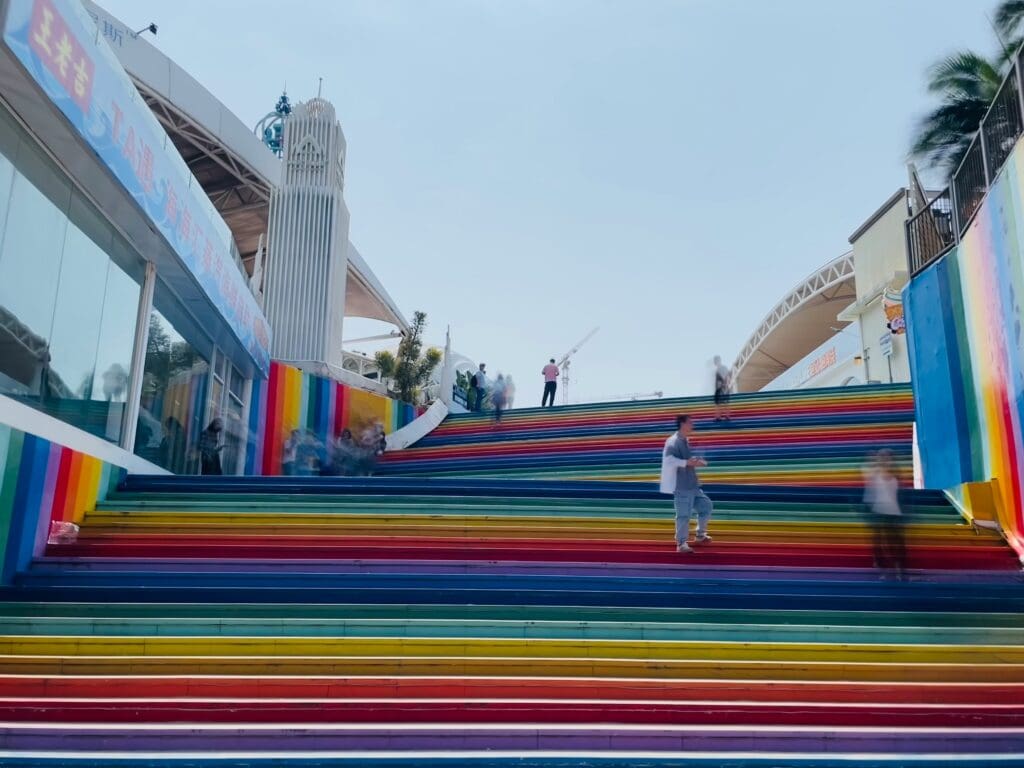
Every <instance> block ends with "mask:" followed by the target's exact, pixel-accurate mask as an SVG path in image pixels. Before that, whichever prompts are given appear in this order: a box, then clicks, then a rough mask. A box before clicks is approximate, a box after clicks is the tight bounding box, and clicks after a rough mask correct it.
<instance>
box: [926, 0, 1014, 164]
mask: <svg viewBox="0 0 1024 768" xmlns="http://www.w3.org/2000/svg"><path fill="white" fill-rule="evenodd" d="M994 25H995V32H996V37H997V38H998V43H999V51H1000V52H999V55H998V56H996V57H995V58H989V57H986V56H983V55H982V54H979V53H975V52H974V51H958V52H957V53H954V54H952V55H951V56H947V57H946V58H944V59H942V60H941V61H938V62H936V63H935V64H934V65H932V66H931V67H930V68H929V70H928V91H929V92H930V93H933V94H935V95H936V96H938V98H939V105H938V106H937V107H935V108H934V109H933V110H932V111H931V112H929V113H928V114H927V115H925V116H924V117H923V118H922V119H921V120H920V122H919V123H918V125H917V129H916V131H915V135H914V140H913V144H912V148H911V151H910V152H911V155H912V156H913V157H915V158H916V159H918V160H920V161H922V162H923V163H924V164H925V165H928V166H930V167H932V168H936V169H941V170H942V171H944V172H945V173H946V174H952V173H953V171H955V170H956V168H957V166H959V165H960V161H961V160H963V158H964V155H965V154H967V150H968V149H969V148H970V146H971V140H972V139H973V138H974V134H975V133H977V132H978V125H979V124H980V123H981V120H982V118H983V117H985V113H986V112H987V111H988V108H989V105H990V104H991V103H992V100H993V99H994V98H995V96H996V93H997V92H998V91H999V85H1000V84H1001V83H1002V80H1003V77H1005V75H1006V73H1007V71H1009V68H1010V66H1011V64H1012V62H1013V54H1014V53H1015V52H1016V51H1017V48H1019V47H1020V44H1021V42H1022V33H1021V29H1022V27H1024V0H1003V2H1001V3H1000V4H999V5H998V6H997V7H996V11H995V18H994Z"/></svg>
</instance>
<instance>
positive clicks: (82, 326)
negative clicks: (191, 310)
mask: <svg viewBox="0 0 1024 768" xmlns="http://www.w3.org/2000/svg"><path fill="white" fill-rule="evenodd" d="M144 273H145V267H144V262H143V260H142V259H141V257H139V255H138V254H137V253H135V252H134V251H133V250H132V248H131V247H130V246H129V245H128V244H127V243H126V242H125V241H124V239H123V238H122V237H120V236H119V235H118V234H117V232H116V231H115V230H114V228H113V227H112V226H111V225H110V223H109V222H108V221H107V220H106V219H104V217H103V216H102V215H101V214H100V213H99V212H98V211H97V210H96V208H95V207H94V206H93V205H92V204H91V203H90V202H89V201H88V200H87V199H86V198H85V197H84V196H83V195H82V194H81V192H80V191H79V190H77V189H76V188H75V187H74V186H73V185H72V184H71V182H70V180H69V179H68V178H67V177H66V176H65V175H64V174H63V173H62V172H61V170H60V169H59V168H58V167H57V166H56V165H55V164H54V163H53V161H51V160H50V159H49V158H48V157H47V156H46V154H45V153H44V152H43V151H42V149H41V148H40V147H39V146H38V145H37V144H36V142H35V141H34V140H33V139H32V138H31V137H30V136H29V135H28V133H27V132H26V131H25V130H24V129H23V128H22V127H21V126H20V125H18V124H17V122H15V120H14V119H13V117H12V116H11V115H10V114H9V113H8V112H7V111H6V110H2V109H0V394H4V395H7V396H8V397H12V398H15V399H17V400H19V401H21V402H23V403H26V404H28V405H31V406H32V407H34V408H38V409H39V410H41V411H45V412H46V413H49V414H50V415H53V416H56V417H57V418H59V419H61V420H63V421H66V422H68V423H70V424H72V425H74V426H76V427H79V428H81V429H84V430H86V431H88V432H90V433H92V434H94V435H97V436H99V437H102V438H104V439H106V440H109V441H111V442H115V443H119V442H120V441H121V439H122V437H123V436H124V429H125V415H126V407H125V406H126V404H127V400H128V396H129V388H128V384H129V381H128V379H129V371H130V370H131V365H132V351H133V346H134V343H135V336H136V318H137V316H138V312H139V298H140V295H141V287H142V280H143V277H144Z"/></svg>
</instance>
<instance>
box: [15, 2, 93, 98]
mask: <svg viewBox="0 0 1024 768" xmlns="http://www.w3.org/2000/svg"><path fill="white" fill-rule="evenodd" d="M29 44H30V45H31V46H32V50H33V51H35V54H36V55H37V56H38V57H39V58H40V60H41V61H42V62H43V66H44V67H46V68H47V69H48V70H49V71H50V74H52V75H53V76H54V77H56V78H57V79H58V80H59V81H60V83H61V85H62V86H64V90H65V91H67V93H68V95H69V96H71V98H72V99H73V100H74V102H75V103H76V104H77V105H78V106H79V107H80V108H81V109H82V111H83V112H88V111H89V104H90V103H91V100H92V80H93V74H94V73H95V71H96V65H95V64H94V63H93V60H92V59H91V58H89V57H88V56H87V55H86V53H85V48H83V47H82V45H81V44H80V43H79V42H78V40H77V39H76V38H75V36H74V35H73V34H71V31H70V29H68V25H67V24H66V23H65V22H64V18H63V17H62V16H61V15H60V14H59V13H58V12H57V10H56V8H54V5H53V3H52V2H51V0H36V2H35V5H34V6H33V7H32V26H31V29H30V30H29Z"/></svg>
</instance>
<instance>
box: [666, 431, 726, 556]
mask: <svg viewBox="0 0 1024 768" xmlns="http://www.w3.org/2000/svg"><path fill="white" fill-rule="evenodd" d="M691 434H693V419H691V418H690V416H689V415H687V414H685V413H684V414H680V415H679V416H676V431H675V432H673V433H672V434H671V435H669V438H668V439H667V440H666V441H665V448H664V450H663V451H662V454H661V492H662V493H666V494H671V495H672V499H673V501H674V503H675V508H676V551H677V552H692V551H693V550H692V549H691V548H690V545H689V544H687V543H686V540H687V539H688V538H689V536H690V518H691V517H692V516H693V515H694V514H695V513H696V515H697V537H696V539H695V541H696V543H697V544H706V543H708V542H709V541H711V537H710V536H708V521H709V520H710V519H711V513H712V512H713V511H714V505H712V503H711V499H709V498H708V497H707V496H705V495H704V491H702V490H701V488H700V479H699V478H698V477H697V468H698V467H706V466H707V465H708V463H707V461H705V460H704V459H703V458H702V457H700V456H696V455H694V453H693V449H692V448H691V447H690V435H691Z"/></svg>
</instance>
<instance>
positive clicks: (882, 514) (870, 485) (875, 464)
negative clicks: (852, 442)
mask: <svg viewBox="0 0 1024 768" xmlns="http://www.w3.org/2000/svg"><path fill="white" fill-rule="evenodd" d="M899 490H900V481H899V478H897V477H896V473H895V471H894V469H893V459H892V451H890V450H888V449H887V448H883V449H882V450H880V451H878V453H876V454H875V455H874V456H871V457H870V458H869V460H868V463H867V464H866V465H865V467H864V504H865V506H866V507H867V508H868V510H869V514H870V516H871V528H872V533H873V540H874V542H873V543H874V554H875V567H876V568H880V569H882V571H883V575H882V578H885V577H886V574H889V573H891V574H893V575H894V576H895V577H896V578H897V579H899V580H900V581H905V580H906V578H907V543H906V540H905V539H904V536H903V512H902V510H901V509H900V501H899Z"/></svg>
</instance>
